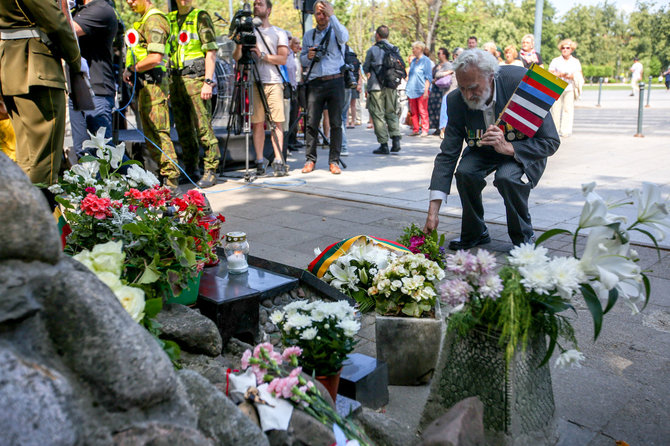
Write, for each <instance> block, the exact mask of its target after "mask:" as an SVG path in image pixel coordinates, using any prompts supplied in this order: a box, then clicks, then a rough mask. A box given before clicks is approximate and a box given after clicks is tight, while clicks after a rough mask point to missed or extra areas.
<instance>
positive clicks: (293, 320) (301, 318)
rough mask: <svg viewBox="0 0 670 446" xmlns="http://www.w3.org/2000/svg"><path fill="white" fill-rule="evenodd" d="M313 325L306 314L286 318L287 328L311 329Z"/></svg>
mask: <svg viewBox="0 0 670 446" xmlns="http://www.w3.org/2000/svg"><path fill="white" fill-rule="evenodd" d="M310 325H312V318H310V317H309V316H307V315H306V314H300V313H296V314H292V315H290V316H288V317H287V318H286V325H285V326H286V327H293V328H297V329H301V328H305V327H309V326H310Z"/></svg>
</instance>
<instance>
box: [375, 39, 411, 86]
mask: <svg viewBox="0 0 670 446" xmlns="http://www.w3.org/2000/svg"><path fill="white" fill-rule="evenodd" d="M377 46H378V47H379V48H381V49H382V51H383V52H384V57H383V58H382V65H381V67H380V69H379V72H378V73H376V74H377V80H378V81H379V83H380V84H381V86H382V87H385V88H394V89H395V88H398V85H400V83H401V82H402V80H403V79H405V78H406V77H407V72H406V71H405V61H404V60H403V59H402V56H400V52H399V51H398V48H397V47H395V46H391V45H388V44H386V43H385V42H379V43H377Z"/></svg>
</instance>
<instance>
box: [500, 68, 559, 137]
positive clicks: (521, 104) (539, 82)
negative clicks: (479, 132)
mask: <svg viewBox="0 0 670 446" xmlns="http://www.w3.org/2000/svg"><path fill="white" fill-rule="evenodd" d="M567 86H568V83H567V82H565V81H564V80H563V79H560V78H558V77H556V76H554V75H553V74H551V73H550V72H548V71H547V70H545V69H544V68H542V67H540V66H539V65H535V64H532V65H531V66H530V68H528V71H527V72H526V75H525V76H524V77H523V79H521V83H520V84H519V86H518V87H517V89H516V91H515V92H514V94H513V95H512V97H511V98H510V100H509V102H508V103H507V105H506V106H505V109H504V110H503V112H502V113H501V114H500V118H499V119H498V120H499V121H500V120H503V121H505V122H506V123H508V124H510V125H511V126H513V127H514V128H515V129H517V130H519V131H520V132H521V133H523V134H524V135H526V136H528V137H529V138H530V137H532V136H533V135H535V132H537V129H539V128H540V126H541V125H542V122H543V121H544V118H545V116H547V113H548V112H549V109H550V108H551V106H552V105H553V104H554V102H556V99H558V98H559V97H560V96H561V93H563V90H565V87H567Z"/></svg>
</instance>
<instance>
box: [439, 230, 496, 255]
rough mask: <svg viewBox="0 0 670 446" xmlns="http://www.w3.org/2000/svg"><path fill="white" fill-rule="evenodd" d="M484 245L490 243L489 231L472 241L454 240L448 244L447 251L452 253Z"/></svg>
mask: <svg viewBox="0 0 670 446" xmlns="http://www.w3.org/2000/svg"><path fill="white" fill-rule="evenodd" d="M485 243H491V237H489V231H484V232H483V233H482V235H480V236H479V237H477V238H476V239H474V240H461V239H460V238H457V239H454V240H452V241H450V242H449V249H451V250H452V251H458V250H459V249H470V248H474V247H475V246H479V245H483V244H485Z"/></svg>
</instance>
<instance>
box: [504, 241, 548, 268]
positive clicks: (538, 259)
mask: <svg viewBox="0 0 670 446" xmlns="http://www.w3.org/2000/svg"><path fill="white" fill-rule="evenodd" d="M509 253H510V256H509V263H511V264H512V265H517V266H526V265H537V264H541V263H546V262H547V260H548V258H547V248H545V247H543V246H535V245H533V244H532V243H523V244H521V245H519V246H516V247H515V248H514V249H512V250H511V251H510V252H509Z"/></svg>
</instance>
